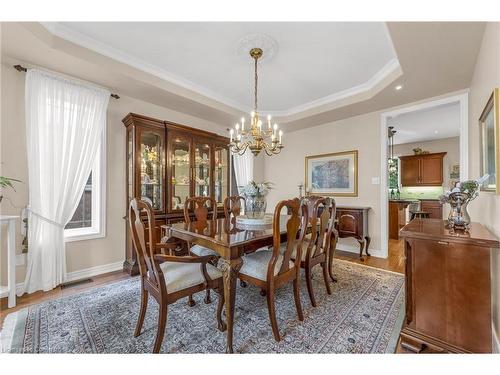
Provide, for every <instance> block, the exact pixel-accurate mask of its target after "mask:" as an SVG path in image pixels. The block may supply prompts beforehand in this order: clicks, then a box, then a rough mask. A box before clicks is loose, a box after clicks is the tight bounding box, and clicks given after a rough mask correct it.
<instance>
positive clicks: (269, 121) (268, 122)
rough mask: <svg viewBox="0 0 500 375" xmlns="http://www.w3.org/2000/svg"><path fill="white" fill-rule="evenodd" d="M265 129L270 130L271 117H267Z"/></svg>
mask: <svg viewBox="0 0 500 375" xmlns="http://www.w3.org/2000/svg"><path fill="white" fill-rule="evenodd" d="M267 128H268V129H269V130H271V115H267Z"/></svg>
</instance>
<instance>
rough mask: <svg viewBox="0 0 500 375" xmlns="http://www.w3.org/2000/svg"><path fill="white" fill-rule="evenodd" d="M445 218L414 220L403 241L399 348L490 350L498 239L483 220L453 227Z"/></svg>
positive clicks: (418, 349) (486, 351) (436, 350)
mask: <svg viewBox="0 0 500 375" xmlns="http://www.w3.org/2000/svg"><path fill="white" fill-rule="evenodd" d="M446 224H447V221H444V220H438V219H413V220H412V221H411V222H410V223H409V224H407V225H406V226H405V227H403V229H402V230H401V236H402V237H404V241H405V258H406V270H405V286H406V290H405V297H406V317H405V322H404V324H403V329H402V330H401V335H400V339H401V346H402V347H403V348H404V349H406V350H409V351H413V352H422V351H431V352H448V353H491V351H492V324H491V319H492V306H493V305H494V304H495V303H497V301H494V300H493V301H492V293H491V290H492V285H491V255H492V254H491V253H492V252H494V251H498V250H499V249H498V248H499V246H500V245H499V242H498V240H497V239H496V238H495V237H494V236H493V235H492V234H491V233H490V232H489V231H488V230H487V229H486V228H485V227H484V226H482V225H481V224H479V223H472V224H471V227H470V229H469V231H468V232H463V231H452V230H450V229H448V228H447V227H446Z"/></svg>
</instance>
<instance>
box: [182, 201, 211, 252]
mask: <svg viewBox="0 0 500 375" xmlns="http://www.w3.org/2000/svg"><path fill="white" fill-rule="evenodd" d="M193 216H194V218H195V221H198V222H203V221H208V220H215V219H216V218H217V204H216V203H215V199H213V198H211V197H187V198H186V201H185V203H184V221H185V222H186V223H187V224H190V223H191V222H192V221H193V220H192V219H191V218H192V217H193ZM188 248H189V251H190V252H191V253H193V254H195V255H198V256H204V255H216V256H218V254H217V252H216V251H214V250H212V249H209V248H206V247H203V246H200V245H193V246H191V244H189V243H188Z"/></svg>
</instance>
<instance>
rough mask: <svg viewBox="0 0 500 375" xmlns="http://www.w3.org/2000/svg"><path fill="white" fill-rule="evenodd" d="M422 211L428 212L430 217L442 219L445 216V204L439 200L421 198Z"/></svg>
mask: <svg viewBox="0 0 500 375" xmlns="http://www.w3.org/2000/svg"><path fill="white" fill-rule="evenodd" d="M420 211H424V212H428V213H429V218H430V219H439V220H441V219H442V218H443V205H442V204H441V203H440V202H439V201H438V200H433V199H428V200H426V199H421V200H420Z"/></svg>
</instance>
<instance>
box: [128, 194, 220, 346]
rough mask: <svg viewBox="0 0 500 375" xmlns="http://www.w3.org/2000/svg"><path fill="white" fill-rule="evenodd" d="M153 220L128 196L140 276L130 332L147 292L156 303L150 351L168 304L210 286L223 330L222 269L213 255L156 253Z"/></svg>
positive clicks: (158, 342) (142, 205)
mask: <svg viewBox="0 0 500 375" xmlns="http://www.w3.org/2000/svg"><path fill="white" fill-rule="evenodd" d="M144 211H145V212H146V217H147V224H148V229H147V230H148V234H149V242H146V229H145V226H144V223H143V219H142V218H141V213H142V212H144ZM154 223H155V215H154V212H153V208H152V207H151V205H150V204H149V203H147V202H144V201H142V200H140V199H138V198H134V199H132V201H131V202H130V207H129V225H130V230H131V233H132V241H133V243H134V248H135V251H136V255H137V261H138V264H139V272H140V277H141V307H140V312H139V317H138V319H137V325H136V327H135V332H134V336H135V337H137V336H139V335H140V334H141V330H142V326H143V323H144V317H145V315H146V309H147V306H148V297H149V295H151V296H152V297H153V298H154V299H155V300H156V302H157V303H158V305H159V312H158V327H157V330H156V338H155V341H154V345H153V353H158V352H159V351H160V348H161V344H162V341H163V336H164V334H165V328H166V322H167V310H168V305H170V304H172V303H174V302H175V301H177V300H178V299H180V298H184V297H189V296H191V295H193V294H194V293H197V292H200V291H203V290H210V289H214V290H215V291H216V292H217V293H218V295H219V304H218V306H217V312H216V319H217V323H218V324H217V326H218V329H219V330H221V331H224V330H225V329H226V324H225V323H224V322H223V320H222V308H223V306H224V286H223V280H222V272H221V271H219V270H218V269H217V268H216V267H214V266H213V265H212V264H210V262H211V261H213V258H214V257H213V256H200V257H198V256H196V257H194V256H175V255H166V254H162V253H160V250H161V248H162V245H164V244H159V243H156V237H155V230H154Z"/></svg>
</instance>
